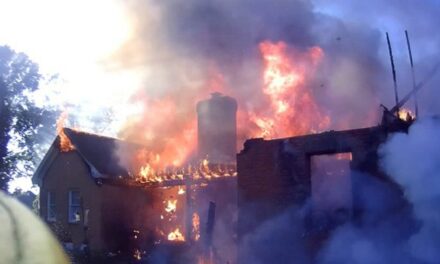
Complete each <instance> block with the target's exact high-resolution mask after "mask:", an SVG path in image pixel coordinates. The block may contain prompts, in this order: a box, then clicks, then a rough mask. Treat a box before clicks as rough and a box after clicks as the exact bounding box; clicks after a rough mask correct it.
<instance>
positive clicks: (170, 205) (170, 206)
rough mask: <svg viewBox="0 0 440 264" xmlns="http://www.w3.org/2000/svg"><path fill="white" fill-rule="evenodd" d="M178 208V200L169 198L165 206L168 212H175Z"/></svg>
mask: <svg viewBox="0 0 440 264" xmlns="http://www.w3.org/2000/svg"><path fill="white" fill-rule="evenodd" d="M176 209H177V200H168V201H167V205H166V207H165V211H166V212H167V213H175V212H176Z"/></svg>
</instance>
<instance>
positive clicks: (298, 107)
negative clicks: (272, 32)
mask: <svg viewBox="0 0 440 264" xmlns="http://www.w3.org/2000/svg"><path fill="white" fill-rule="evenodd" d="M287 48H288V47H287V45H286V44H285V43H284V42H278V43H272V42H268V41H266V42H262V43H260V52H261V55H262V59H263V62H264V73H263V83H264V87H263V92H264V94H266V96H267V97H268V99H269V101H270V107H269V109H266V110H265V111H264V112H263V113H250V114H249V116H250V119H251V120H252V122H253V123H254V124H255V125H256V126H257V127H258V128H259V131H258V132H257V133H256V134H254V135H253V136H254V137H265V138H274V137H286V136H294V135H300V134H305V133H310V132H315V131H316V130H322V129H325V128H327V127H328V125H329V123H330V118H329V117H328V116H326V115H324V114H323V113H322V111H321V110H320V109H319V107H318V105H317V103H316V102H315V100H314V97H313V95H312V93H311V91H310V89H309V88H310V87H307V85H306V79H307V78H308V75H309V74H311V73H312V72H313V71H314V68H315V67H316V65H317V64H318V63H319V61H320V60H321V58H322V57H323V55H324V53H323V51H322V50H321V49H320V48H318V47H313V48H311V49H310V50H309V51H308V52H307V53H306V54H296V55H295V56H293V55H294V54H288V50H287Z"/></svg>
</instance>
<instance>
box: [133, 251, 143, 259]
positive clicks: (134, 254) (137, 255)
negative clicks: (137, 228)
mask: <svg viewBox="0 0 440 264" xmlns="http://www.w3.org/2000/svg"><path fill="white" fill-rule="evenodd" d="M133 257H134V258H135V259H137V260H141V258H142V256H141V252H140V251H139V249H136V250H135V251H134V253H133Z"/></svg>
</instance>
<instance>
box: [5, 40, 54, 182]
mask: <svg viewBox="0 0 440 264" xmlns="http://www.w3.org/2000/svg"><path fill="white" fill-rule="evenodd" d="M41 80H42V75H41V74H40V73H39V69H38V65H37V64H36V63H34V62H32V61H31V60H30V59H29V58H28V57H27V56H26V55H25V54H24V53H16V52H15V51H14V50H12V49H11V48H9V47H8V46H0V189H3V190H7V188H8V182H9V181H10V180H11V179H12V178H14V177H20V176H30V175H31V174H32V172H33V170H34V168H35V165H36V162H37V161H38V160H39V159H38V157H39V156H40V154H41V147H42V145H41V138H40V135H41V131H42V130H44V129H45V127H46V126H45V124H48V123H52V124H53V123H54V122H53V120H54V116H55V113H54V111H51V110H47V109H44V108H42V107H38V106H36V105H35V104H34V103H33V100H32V99H31V95H32V93H33V92H35V91H36V90H37V89H38V87H39V83H40V81H41Z"/></svg>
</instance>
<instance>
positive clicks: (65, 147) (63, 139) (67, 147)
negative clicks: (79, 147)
mask: <svg viewBox="0 0 440 264" xmlns="http://www.w3.org/2000/svg"><path fill="white" fill-rule="evenodd" d="M67 116H68V115H67V112H62V113H61V115H60V116H59V117H58V120H57V134H58V136H59V138H60V150H61V152H69V151H72V150H74V149H75V147H74V146H73V144H72V142H71V141H70V139H69V137H68V136H67V135H66V133H64V123H65V122H66V120H67Z"/></svg>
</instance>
